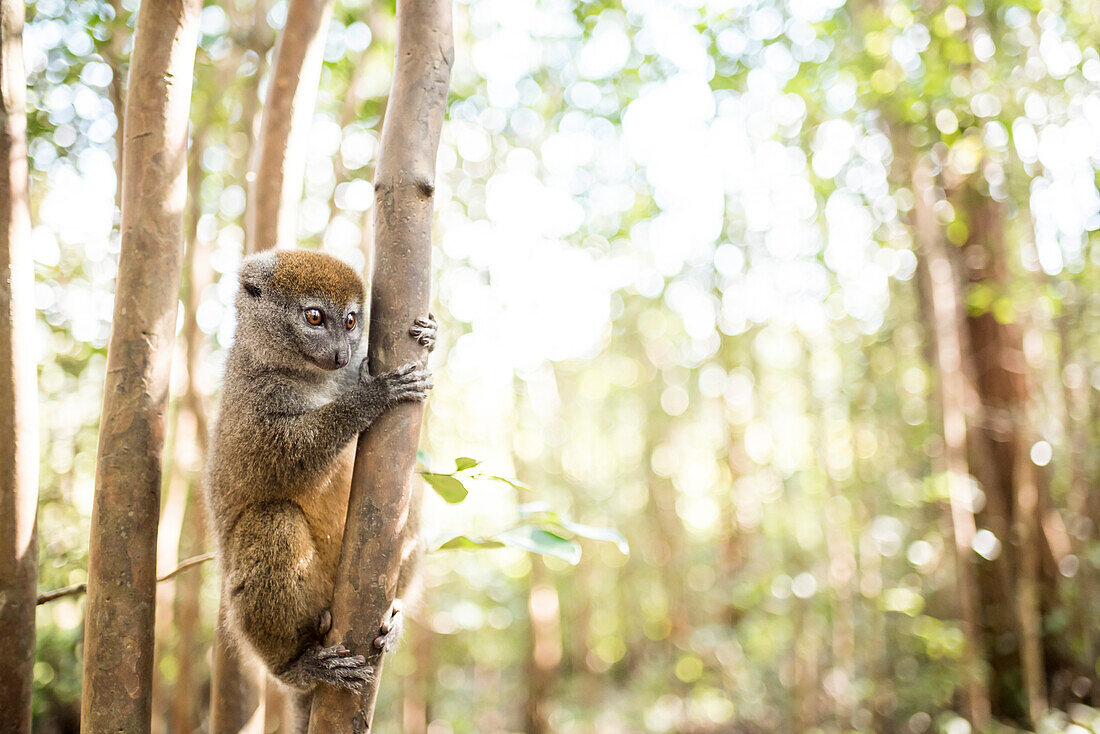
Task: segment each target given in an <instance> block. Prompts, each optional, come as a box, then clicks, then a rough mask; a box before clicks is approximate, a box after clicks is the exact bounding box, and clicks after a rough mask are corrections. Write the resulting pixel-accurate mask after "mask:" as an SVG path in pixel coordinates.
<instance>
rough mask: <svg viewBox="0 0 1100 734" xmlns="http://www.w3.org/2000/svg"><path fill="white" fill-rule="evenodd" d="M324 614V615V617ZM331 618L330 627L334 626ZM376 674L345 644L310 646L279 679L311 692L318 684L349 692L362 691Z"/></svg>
mask: <svg viewBox="0 0 1100 734" xmlns="http://www.w3.org/2000/svg"><path fill="white" fill-rule="evenodd" d="M324 614H325V613H324V612H322V613H321V616H324ZM331 623H332V622H331V616H330V619H329V624H330V625H331ZM373 675H374V668H372V667H371V666H369V665H367V659H366V658H365V657H363V656H362V655H352V654H351V651H350V650H348V649H347V648H346V647H344V646H343V645H334V646H333V647H325V646H323V645H321V644H315V645H311V646H310V647H307V648H306V649H305V650H304V651H302V654H301V655H299V656H298V657H297V658H295V659H294V660H293V661H292V662H291V663H290V665H289V666H288V667H287V669H286V670H285V671H283V674H282V675H281V676H279V677H280V678H282V679H283V681H284V682H286V683H287V684H289V685H292V686H294V687H295V688H301V689H303V690H309V689H311V688H313V687H314V686H315V685H316V684H318V683H323V684H325V685H328V686H333V687H334V688H344V689H346V690H349V691H360V690H362V689H363V685H364V684H365V683H366V682H367V681H369V680H370V679H371V677H372V676H373Z"/></svg>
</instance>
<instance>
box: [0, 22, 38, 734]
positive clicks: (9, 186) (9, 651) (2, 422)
mask: <svg viewBox="0 0 1100 734" xmlns="http://www.w3.org/2000/svg"><path fill="white" fill-rule="evenodd" d="M23 13H24V9H23V0H3V1H2V2H0V467H3V469H2V470H0V630H3V638H2V639H3V642H2V643H0V711H3V712H4V714H3V717H2V719H3V722H2V723H0V729H3V731H5V732H13V733H15V732H19V733H20V734H26V733H27V732H30V730H31V690H32V681H33V668H34V607H35V584H36V582H37V578H38V539H37V537H36V528H35V515H36V512H37V507H38V425H37V407H36V397H35V396H36V387H35V382H36V377H35V366H34V354H33V350H32V348H31V341H32V338H33V330H34V307H33V306H32V304H33V303H34V301H33V300H32V299H33V297H34V294H33V290H34V265H33V263H32V262H31V222H30V210H29V206H28V202H27V112H26V101H25V94H26V92H25V90H26V77H25V75H24V70H23Z"/></svg>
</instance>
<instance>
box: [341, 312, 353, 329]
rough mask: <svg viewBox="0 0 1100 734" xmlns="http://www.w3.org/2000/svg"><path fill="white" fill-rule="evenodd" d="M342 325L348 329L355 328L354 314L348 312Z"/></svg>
mask: <svg viewBox="0 0 1100 734" xmlns="http://www.w3.org/2000/svg"><path fill="white" fill-rule="evenodd" d="M344 326H346V327H348V331H351V330H352V329H354V328H355V314H353V313H349V314H348V317H347V318H346V319H344Z"/></svg>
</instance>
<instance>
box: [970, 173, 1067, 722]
mask: <svg viewBox="0 0 1100 734" xmlns="http://www.w3.org/2000/svg"><path fill="white" fill-rule="evenodd" d="M976 185H977V184H976V182H975V181H973V180H969V179H964V180H961V181H957V182H954V185H953V186H951V187H950V188H951V191H950V197H951V198H952V199H953V203H954V204H955V208H956V210H957V211H960V212H963V214H964V217H965V222H966V224H967V225H968V231H969V234H968V236H967V238H966V241H965V242H964V243H963V248H962V252H961V269H962V270H963V271H964V272H963V274H964V277H965V279H966V282H967V283H968V284H969V285H970V286H972V287H983V288H989V289H991V290H992V291H993V293H994V296H995V298H997V299H1000V298H1007V297H1008V287H1009V278H1010V274H1009V271H1008V263H1007V258H1006V253H1005V241H1004V223H1003V218H1004V211H1003V207H1002V206H1001V205H1000V204H998V203H997V202H996V201H994V200H993V199H992V198H990V197H989V196H988V195H986V194H983V193H982V192H980V191H978V190H977V189H976V188H975V187H976ZM995 306H996V301H995V302H994V305H993V307H991V308H990V309H988V310H986V311H985V312H983V313H978V314H973V313H972V314H970V315H969V316H968V317H967V319H966V324H967V327H968V331H969V340H970V345H971V350H972V351H971V355H972V360H973V366H974V374H975V378H976V380H975V386H976V388H977V392H978V396H979V398H980V401H981V407H980V414H981V416H982V419H983V420H982V422H981V424H980V425H977V426H975V429H976V430H973V431H972V432H971V436H972V440H973V446H972V447H971V448H972V450H973V451H974V452H977V453H980V454H982V455H984V456H985V457H988V458H987V463H988V465H987V466H986V467H985V471H984V472H982V474H981V475H979V478H980V479H981V480H982V484H983V487H984V489H985V492H986V495H987V497H988V498H989V499H990V507H991V508H992V509H993V510H994V513H995V514H996V515H999V516H1000V517H1001V518H1003V520H1002V523H1003V525H1004V529H1003V530H1002V533H1003V534H1002V533H998V536H999V537H1001V538H1003V539H1005V540H1006V541H1008V542H1006V543H1005V549H1006V550H1007V551H1009V552H1008V553H1007V554H1006V555H1007V556H1008V558H1005V559H998V563H999V565H1000V566H1001V567H1002V568H1001V573H1002V576H1008V578H1009V579H1010V581H1009V584H1010V586H1009V595H1010V596H1011V599H1012V603H1013V605H1014V606H1015V609H1014V612H1015V614H1014V615H1011V617H1014V618H1015V621H1014V623H1013V624H1012V627H1009V628H1006V629H1003V630H997V632H1001V633H1002V634H1005V635H1007V636H1009V637H1011V636H1015V637H1016V640H1017V643H1018V648H1019V649H1018V652H1017V655H1018V660H1019V663H1018V665H1019V667H1018V671H1013V672H1014V673H1016V672H1018V675H1019V676H1020V678H1021V679H1022V681H1021V682H1022V691H1021V693H1022V694H1023V700H1024V703H1025V706H1026V711H1025V712H1024V718H1025V719H1026V720H1030V722H1031V723H1032V724H1037V722H1038V720H1039V719H1041V718H1042V716H1043V715H1044V714H1045V713H1046V708H1047V699H1046V674H1045V670H1044V667H1045V664H1044V661H1043V658H1044V651H1043V639H1042V614H1041V607H1040V598H1039V588H1040V584H1041V582H1042V559H1043V556H1044V555H1047V554H1049V547H1048V546H1047V545H1046V537H1045V535H1044V534H1043V529H1042V524H1041V518H1042V516H1043V513H1044V512H1045V509H1046V508H1045V507H1044V506H1043V504H1042V503H1040V491H1039V486H1038V483H1037V477H1036V473H1035V467H1034V464H1032V462H1031V458H1030V449H1031V443H1032V429H1031V421H1030V418H1029V415H1030V409H1029V403H1030V400H1031V396H1030V374H1029V372H1030V368H1029V366H1028V364H1027V360H1026V359H1025V357H1024V351H1023V330H1022V328H1021V326H1020V324H1019V323H1018V322H1017V320H1016V318H1017V317H1016V316H1014V315H1011V314H1010V315H1009V317H1008V318H1004V317H1002V318H997V317H996V316H995V315H994V313H993V310H992V308H994V307H995ZM1006 564H1007V565H1009V566H1011V569H1006V568H1004V567H1005V565H1006ZM1011 571H1014V573H1012V572H1011ZM1052 576H1053V574H1052ZM1052 598H1053V597H1052ZM1003 601H1007V599H1006V600H1003ZM1004 616H1005V617H1006V618H1008V619H1009V622H1010V623H1012V620H1011V617H1009V615H1004ZM995 670H996V671H997V673H998V674H1000V675H1002V676H1003V674H1004V673H1005V672H1006V670H1005V668H1004V667H1003V666H998V667H997V668H995ZM1019 685H1020V682H1017V681H1015V680H1014V679H1012V678H1009V677H1003V678H1002V685H1001V688H1002V689H1004V690H1006V691H1008V690H1011V689H1013V688H1016V687H1018V686H1019ZM1004 698H1006V699H1007V698H1009V696H1008V695H1006V696H1004ZM1013 713H1014V712H1013Z"/></svg>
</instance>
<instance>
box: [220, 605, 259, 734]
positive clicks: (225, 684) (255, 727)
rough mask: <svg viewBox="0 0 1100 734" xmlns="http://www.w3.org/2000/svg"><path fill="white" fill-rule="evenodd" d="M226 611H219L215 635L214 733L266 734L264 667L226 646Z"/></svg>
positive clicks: (231, 646) (228, 645) (230, 645)
mask: <svg viewBox="0 0 1100 734" xmlns="http://www.w3.org/2000/svg"><path fill="white" fill-rule="evenodd" d="M224 615H225V610H224V608H219V609H218V628H217V631H216V632H215V634H214V669H213V671H212V674H211V685H210V733H211V734H238V732H240V734H263V729H264V686H263V675H264V671H263V668H262V667H261V666H259V665H256V664H254V663H253V664H251V665H249V664H248V663H249V661H247V660H242V659H241V654H240V652H239V651H238V650H237V649H236V647H235V646H234V645H232V644H226V641H225V638H224V635H223V634H222V632H221V630H222V629H223V627H224V625H225V624H226V622H225V618H224Z"/></svg>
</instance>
